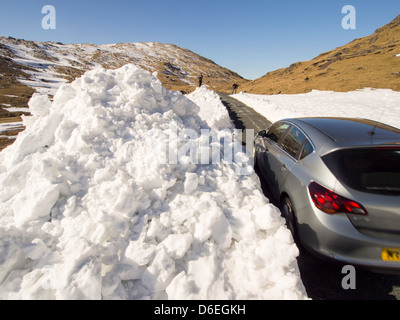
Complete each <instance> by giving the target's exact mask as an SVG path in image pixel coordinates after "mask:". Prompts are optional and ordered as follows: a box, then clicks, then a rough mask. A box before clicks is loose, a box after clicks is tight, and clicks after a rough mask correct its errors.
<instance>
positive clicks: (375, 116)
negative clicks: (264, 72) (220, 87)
mask: <svg viewBox="0 0 400 320" xmlns="http://www.w3.org/2000/svg"><path fill="white" fill-rule="evenodd" d="M233 97H234V98H236V99H238V100H240V101H242V102H243V103H245V104H247V105H248V106H249V107H251V108H253V109H254V110H256V111H257V112H258V113H260V114H262V115H264V116H265V117H266V118H267V119H269V120H270V121H272V122H275V121H278V120H281V119H284V118H296V117H298V118H299V117H354V118H367V119H371V120H376V121H380V122H384V123H387V124H389V125H392V126H395V127H399V128H400V92H396V91H393V90H390V89H370V88H366V89H362V90H357V91H351V92H333V91H318V90H313V91H312V92H310V93H306V94H282V95H255V94H248V93H238V94H236V95H233Z"/></svg>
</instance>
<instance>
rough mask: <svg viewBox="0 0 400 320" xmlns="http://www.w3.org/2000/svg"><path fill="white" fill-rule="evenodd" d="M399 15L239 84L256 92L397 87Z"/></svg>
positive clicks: (399, 86) (399, 75)
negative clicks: (363, 33) (370, 31)
mask: <svg viewBox="0 0 400 320" xmlns="http://www.w3.org/2000/svg"><path fill="white" fill-rule="evenodd" d="M399 54H400V16H398V17H397V18H396V19H394V20H393V21H392V22H391V23H389V24H387V25H386V26H384V27H382V28H379V29H378V30H376V32H375V33H374V34H372V35H370V36H367V37H364V38H360V39H356V40H354V41H352V42H351V43H349V44H347V45H345V46H343V47H339V48H336V49H334V50H332V51H329V52H325V53H322V54H320V55H319V56H318V57H316V58H314V59H313V60H311V61H305V62H298V63H294V64H292V65H291V66H290V67H288V68H284V69H280V70H276V71H273V72H270V73H268V74H266V75H265V76H263V77H261V78H259V79H256V80H254V81H251V82H249V83H247V84H244V85H242V86H241V90H243V91H247V92H249V93H257V94H277V93H288V94H294V93H306V92H310V91H311V90H313V89H316V90H333V91H338V92H347V91H353V90H356V89H362V88H366V87H369V88H377V89H381V88H382V89H383V88H388V89H393V90H395V91H400V56H396V55H399Z"/></svg>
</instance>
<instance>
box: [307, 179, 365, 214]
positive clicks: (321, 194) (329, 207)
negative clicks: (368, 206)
mask: <svg viewBox="0 0 400 320" xmlns="http://www.w3.org/2000/svg"><path fill="white" fill-rule="evenodd" d="M308 190H309V191H310V195H311V199H312V201H313V202H314V205H315V206H316V207H317V208H318V209H319V210H321V211H323V212H325V213H328V214H335V213H351V214H358V215H364V216H366V215H368V212H367V210H365V208H364V207H363V206H362V205H361V204H359V203H358V202H356V201H353V200H350V199H347V198H345V197H342V196H340V195H338V194H336V193H335V192H333V191H331V190H329V189H326V188H324V187H323V186H321V185H319V184H318V183H316V182H312V183H311V184H310V185H309V186H308Z"/></svg>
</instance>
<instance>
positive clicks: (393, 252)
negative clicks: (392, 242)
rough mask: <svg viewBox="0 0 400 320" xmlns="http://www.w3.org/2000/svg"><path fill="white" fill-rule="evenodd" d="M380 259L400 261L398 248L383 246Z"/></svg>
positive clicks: (399, 249)
mask: <svg viewBox="0 0 400 320" xmlns="http://www.w3.org/2000/svg"><path fill="white" fill-rule="evenodd" d="M382 260H384V261H399V262H400V248H383V249H382Z"/></svg>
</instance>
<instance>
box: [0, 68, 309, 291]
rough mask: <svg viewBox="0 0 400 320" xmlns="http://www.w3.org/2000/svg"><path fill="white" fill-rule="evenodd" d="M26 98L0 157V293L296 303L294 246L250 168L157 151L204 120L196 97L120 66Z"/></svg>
mask: <svg viewBox="0 0 400 320" xmlns="http://www.w3.org/2000/svg"><path fill="white" fill-rule="evenodd" d="M200 90H201V91H200V92H196V93H195V94H194V95H193V96H192V98H194V97H196V96H203V97H204V101H207V100H208V101H211V102H210V103H214V102H215V100H214V98H215V96H214V95H213V93H212V92H211V91H208V90H204V89H200ZM197 98H199V97H197ZM29 105H30V110H31V111H32V114H33V117H25V118H24V124H25V125H26V127H27V129H26V130H25V131H24V132H22V133H21V134H20V135H19V136H18V138H17V140H16V142H15V144H13V145H12V146H10V147H8V148H7V149H5V150H4V151H3V152H1V153H0V201H1V202H0V298H2V299H303V298H306V293H305V290H304V287H303V285H302V283H301V280H300V277H299V272H298V267H297V262H296V259H295V258H296V256H297V255H298V249H297V247H296V246H295V244H294V243H293V239H292V237H291V234H290V232H289V231H288V229H287V228H286V227H285V225H284V220H283V219H282V218H281V217H280V213H279V211H278V210H277V209H276V208H275V207H273V206H272V205H270V204H269V203H268V199H266V198H265V197H264V196H263V195H262V192H261V190H260V187H259V183H258V180H257V178H256V176H255V174H254V173H253V174H251V175H238V174H237V170H236V169H237V167H242V164H241V163H236V162H233V163H225V162H224V161H220V162H219V163H215V164H212V163H211V164H196V163H195V162H192V161H189V160H190V159H189V158H190V157H189V156H186V157H185V154H184V155H183V156H181V157H180V158H179V159H178V160H179V161H176V162H174V161H172V163H171V161H170V160H171V159H169V160H168V161H166V159H165V158H164V155H167V156H168V155H171V154H172V155H173V154H175V153H176V152H177V151H178V150H179V149H180V148H184V147H185V145H186V144H187V143H188V142H187V141H186V140H185V135H184V134H183V135H182V133H184V132H185V130H186V128H191V130H194V131H196V132H200V131H201V130H204V129H207V128H208V129H210V128H209V126H208V125H207V123H206V121H204V120H203V119H201V118H200V117H199V116H198V114H199V109H200V108H199V106H198V105H197V104H195V103H194V102H192V101H191V100H189V99H187V98H186V97H184V96H182V95H181V94H180V93H174V92H170V91H167V90H165V89H164V88H163V87H162V86H161V84H160V82H159V81H158V80H157V79H156V78H155V77H153V76H152V75H151V74H150V73H148V72H146V71H144V70H142V69H140V68H138V67H136V66H133V65H127V66H125V67H123V68H120V69H117V70H106V69H96V70H93V71H89V72H87V73H86V74H85V75H84V76H83V77H82V78H80V79H78V80H76V81H74V82H73V83H72V84H63V85H62V86H61V87H60V89H59V90H58V92H57V94H56V95H55V97H54V101H53V102H52V103H51V102H50V101H49V100H48V98H47V96H42V95H34V96H33V97H32V99H31V101H30V103H29ZM210 107H211V106H210ZM212 107H213V108H218V105H215V106H212ZM201 113H202V111H200V114H201ZM209 116H210V115H209ZM218 117H219V113H218V114H217V117H216V119H215V122H214V123H222V122H221V121H228V120H223V119H222V118H223V117H222V116H221V118H218ZM208 121H211V123H212V122H213V121H212V119H211V118H210V117H209V118H208V119H207V122H208ZM177 133H178V138H177ZM201 139H202V137H201V136H200V135H199V137H198V140H201ZM171 141H172V142H171ZM195 142H197V140H196V141H195ZM234 143H235V142H233V141H231V142H230V146H231V145H232V144H234ZM212 144H213V146H214V145H218V144H219V150H220V152H221V154H223V153H224V152H225V148H227V146H229V144H223V143H222V141H221V142H218V141H217V142H215V141H214V142H213V143H212ZM166 149H167V151H168V152H167V153H166V152H165V151H166ZM204 149H207V148H206V147H204V145H203V147H202V148H199V149H198V152H200V151H203V152H204ZM195 150H196V149H195ZM206 151H207V150H206ZM194 156H196V155H194ZM197 156H199V155H197ZM172 158H173V157H172ZM242 158H246V155H245V154H242V155H238V159H242Z"/></svg>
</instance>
